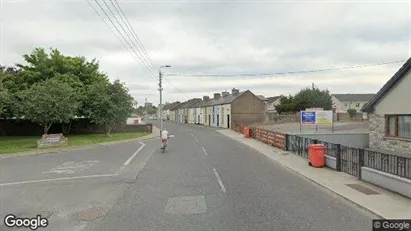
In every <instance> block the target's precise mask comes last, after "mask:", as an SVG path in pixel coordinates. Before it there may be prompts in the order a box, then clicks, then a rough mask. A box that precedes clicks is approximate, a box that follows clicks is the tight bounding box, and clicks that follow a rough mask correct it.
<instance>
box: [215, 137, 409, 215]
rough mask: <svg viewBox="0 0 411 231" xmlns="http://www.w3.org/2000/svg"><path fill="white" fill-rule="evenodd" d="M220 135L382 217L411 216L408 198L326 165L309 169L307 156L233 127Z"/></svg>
mask: <svg viewBox="0 0 411 231" xmlns="http://www.w3.org/2000/svg"><path fill="white" fill-rule="evenodd" d="M217 131H218V132H220V133H221V134H223V135H225V136H227V137H230V138H232V139H234V140H237V141H238V142H241V143H243V144H245V145H247V146H249V147H252V148H254V149H255V150H257V151H259V152H260V153H262V154H263V155H265V156H267V157H268V158H270V159H271V160H273V161H274V162H277V163H279V164H281V165H282V166H284V167H286V168H288V169H290V170H292V171H294V172H296V173H298V174H300V175H302V176H304V177H305V178H307V179H309V180H311V181H312V182H314V183H317V184H318V185H320V186H322V187H324V188H326V189H329V190H331V191H332V192H334V193H336V194H338V195H340V196H342V197H343V198H345V199H348V200H350V201H352V202H353V203H355V204H357V205H359V206H360V207H363V208H365V209H367V210H369V211H370V212H372V213H375V214H376V215H378V216H380V217H382V218H385V219H411V200H410V199H408V198H406V197H403V196H400V195H398V194H395V193H392V192H390V191H387V190H385V189H382V188H379V187H377V186H374V185H371V184H368V183H365V182H363V181H360V180H358V179H357V178H355V177H352V176H350V175H348V174H346V173H343V172H337V171H334V170H332V169H329V168H321V169H317V168H312V167H309V166H308V163H307V159H304V158H302V157H300V156H298V155H296V154H294V153H291V152H286V151H283V150H280V149H276V148H274V147H271V146H269V145H266V144H264V143H262V142H259V141H257V140H254V139H246V138H244V136H243V135H242V134H240V133H237V132H235V131H233V130H228V129H225V130H217ZM347 184H360V185H363V186H365V187H367V188H370V189H372V190H374V191H376V192H378V193H379V194H378V195H366V194H364V193H362V192H359V191H356V190H354V189H353V188H351V187H348V186H347Z"/></svg>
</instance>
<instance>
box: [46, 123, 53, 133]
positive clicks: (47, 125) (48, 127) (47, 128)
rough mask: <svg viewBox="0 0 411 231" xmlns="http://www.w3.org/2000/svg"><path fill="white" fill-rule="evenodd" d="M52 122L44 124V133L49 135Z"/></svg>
mask: <svg viewBox="0 0 411 231" xmlns="http://www.w3.org/2000/svg"><path fill="white" fill-rule="evenodd" d="M52 124H53V123H50V124H47V123H45V124H44V135H47V133H48V131H49V129H50V127H51V125H52Z"/></svg>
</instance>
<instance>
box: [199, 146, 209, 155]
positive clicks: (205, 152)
mask: <svg viewBox="0 0 411 231" xmlns="http://www.w3.org/2000/svg"><path fill="white" fill-rule="evenodd" d="M201 149H203V152H204V154H205V155H206V156H208V153H207V151H206V150H205V149H204V147H201Z"/></svg>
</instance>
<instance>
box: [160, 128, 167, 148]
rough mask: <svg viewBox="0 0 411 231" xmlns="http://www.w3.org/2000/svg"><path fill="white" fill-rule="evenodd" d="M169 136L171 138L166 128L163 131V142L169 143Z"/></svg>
mask: <svg viewBox="0 0 411 231" xmlns="http://www.w3.org/2000/svg"><path fill="white" fill-rule="evenodd" d="M168 138H169V135H168V131H167V130H166V129H164V130H163V131H161V143H162V144H163V143H164V144H166V145H167V143H168Z"/></svg>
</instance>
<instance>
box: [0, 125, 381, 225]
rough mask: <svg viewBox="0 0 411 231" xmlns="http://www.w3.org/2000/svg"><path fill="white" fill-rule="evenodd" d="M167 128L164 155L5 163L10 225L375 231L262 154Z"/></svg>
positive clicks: (109, 151)
mask: <svg viewBox="0 0 411 231" xmlns="http://www.w3.org/2000/svg"><path fill="white" fill-rule="evenodd" d="M166 128H167V130H169V131H170V133H171V134H173V135H175V137H174V138H171V140H170V142H169V145H168V147H167V150H166V153H164V154H161V153H160V150H159V141H157V140H154V141H146V142H144V145H143V146H144V147H142V144H140V143H137V142H135V143H131V144H121V145H115V146H111V147H100V148H95V149H86V150H81V151H71V152H66V153H61V154H52V155H41V156H23V157H17V158H7V159H4V160H0V216H1V217H2V218H3V217H4V216H6V214H10V213H13V214H16V215H19V216H29V217H30V216H35V215H36V214H38V213H40V212H41V214H42V215H44V216H47V217H49V219H50V226H49V227H47V228H46V229H39V230H73V231H76V230H78V231H80V230H87V231H104V230H110V231H111V230H132V231H134V230H139V231H140V230H141V231H143V230H156V231H161V230H164V231H165V230H167V231H170V230H176V231H177V230H178V231H181V230H196V231H197V230H198V231H200V230H246V231H250V230H270V231H271V230H281V231H282V230H293V231H294V230H315V231H323V230H324V231H325V230H327V231H328V230H333V231H334V230H335V231H339V230H344V231H345V230H352V231H355V230H359V231H364V230H372V229H371V219H372V218H373V216H372V215H371V214H369V213H367V212H365V211H363V210H361V209H359V208H357V207H356V206H354V205H352V204H350V203H349V202H347V201H345V200H343V199H341V198H340V197H337V196H335V195H334V194H332V193H330V192H328V191H326V190H324V189H322V188H320V187H319V186H317V185H315V184H313V183H312V182H310V181H308V180H306V179H304V178H303V177H301V176H299V175H297V174H295V173H293V172H290V171H289V170H286V169H284V168H283V167H281V166H279V165H277V164H276V163H273V162H272V161H271V160H269V159H268V158H266V157H265V156H263V155H261V154H259V153H258V152H256V151H254V150H253V149H250V148H248V147H246V146H244V145H242V144H240V143H238V142H236V141H234V140H232V139H230V138H228V137H225V136H223V135H221V134H220V133H218V132H216V131H214V130H212V129H210V128H207V127H205V128H203V127H199V126H195V125H181V124H172V123H166ZM136 150H140V152H139V153H137V154H135V153H136ZM134 154H135V155H134ZM0 230H9V229H8V228H6V227H5V226H4V225H3V226H1V223H0ZM26 230H28V229H26Z"/></svg>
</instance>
